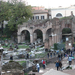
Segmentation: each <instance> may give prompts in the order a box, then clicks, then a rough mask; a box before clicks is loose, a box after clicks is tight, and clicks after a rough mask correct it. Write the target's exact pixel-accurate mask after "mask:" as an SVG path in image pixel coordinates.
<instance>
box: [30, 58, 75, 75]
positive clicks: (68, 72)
mask: <svg viewBox="0 0 75 75" xmlns="http://www.w3.org/2000/svg"><path fill="white" fill-rule="evenodd" d="M67 60H68V58H67V57H65V58H63V60H62V66H63V67H66V66H68V63H67ZM72 65H75V62H74V60H73V61H72ZM51 69H53V70H54V71H53V72H56V71H57V70H56V67H55V63H50V64H48V65H47V66H46V69H43V68H40V72H39V73H38V72H32V71H31V72H30V73H31V74H33V73H35V75H44V74H45V73H46V72H48V71H49V70H51ZM58 72H59V73H60V72H62V73H61V75H63V73H64V75H75V68H74V69H64V70H63V71H61V70H59V71H58ZM56 73H57V72H56ZM47 75H50V74H47ZM53 75H59V74H53Z"/></svg>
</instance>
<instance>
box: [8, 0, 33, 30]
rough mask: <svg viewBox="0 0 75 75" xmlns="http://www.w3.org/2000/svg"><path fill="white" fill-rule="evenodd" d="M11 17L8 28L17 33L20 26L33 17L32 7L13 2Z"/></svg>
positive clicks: (10, 11) (11, 4) (10, 10)
mask: <svg viewBox="0 0 75 75" xmlns="http://www.w3.org/2000/svg"><path fill="white" fill-rule="evenodd" d="M9 16H10V17H9V22H8V26H9V28H10V30H12V31H15V30H16V29H17V28H18V27H17V26H18V25H19V24H22V23H23V22H26V21H27V20H28V19H29V18H30V17H32V12H31V6H26V5H25V3H23V2H21V1H20V2H19V1H17V0H16V1H15V0H13V2H11V3H10V9H9Z"/></svg>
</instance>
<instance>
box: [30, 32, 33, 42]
mask: <svg viewBox="0 0 75 75" xmlns="http://www.w3.org/2000/svg"><path fill="white" fill-rule="evenodd" d="M30 43H33V34H31V33H30Z"/></svg>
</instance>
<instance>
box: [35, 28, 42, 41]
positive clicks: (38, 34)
mask: <svg viewBox="0 0 75 75" xmlns="http://www.w3.org/2000/svg"><path fill="white" fill-rule="evenodd" d="M37 40H40V41H41V42H43V33H42V31H41V30H39V29H37V30H35V31H34V42H35V41H37Z"/></svg>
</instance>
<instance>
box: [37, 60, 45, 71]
mask: <svg viewBox="0 0 75 75" xmlns="http://www.w3.org/2000/svg"><path fill="white" fill-rule="evenodd" d="M42 66H43V69H45V67H46V62H45V60H44V59H43V60H42ZM36 67H37V70H38V72H39V70H40V65H39V63H37V64H36Z"/></svg>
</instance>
